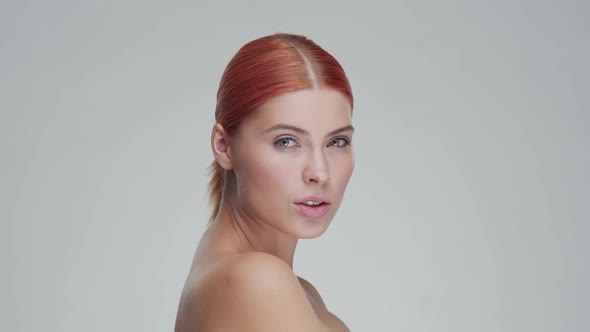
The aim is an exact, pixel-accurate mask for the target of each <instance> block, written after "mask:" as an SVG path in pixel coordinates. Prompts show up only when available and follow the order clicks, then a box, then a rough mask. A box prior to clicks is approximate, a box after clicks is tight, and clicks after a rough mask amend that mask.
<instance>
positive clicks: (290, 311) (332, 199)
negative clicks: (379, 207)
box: [175, 89, 354, 332]
mask: <svg viewBox="0 0 590 332" xmlns="http://www.w3.org/2000/svg"><path fill="white" fill-rule="evenodd" d="M240 126H241V127H240V128H241V129H240V133H239V134H238V135H236V136H234V137H230V136H228V135H227V133H226V132H225V131H224V129H223V127H222V126H221V125H219V124H216V125H215V127H214V128H213V132H212V137H211V141H212V149H213V153H214V155H215V158H216V160H217V162H218V163H219V164H220V165H221V166H222V167H223V168H224V169H225V170H226V171H227V172H228V173H226V174H227V176H226V183H225V187H224V194H223V199H222V203H221V207H220V211H219V213H218V215H217V216H216V218H215V219H214V221H213V222H212V224H211V225H210V226H209V228H208V229H207V230H206V232H205V233H204V235H203V237H202V238H201V241H200V242H199V246H198V248H197V251H196V253H195V257H194V260H193V264H192V266H191V270H190V273H189V276H188V278H187V281H186V284H185V288H184V291H183V294H182V298H181V301H180V306H179V309H178V316H177V321H176V328H175V331H176V332H188V331H200V332H210V331H244V332H249V331H257V332H265V331H269V332H270V331H273V332H274V331H312V332H313V331H318V332H320V331H349V329H348V328H347V327H346V325H345V324H344V323H343V322H342V321H341V320H340V319H339V318H337V317H336V316H335V315H333V314H332V313H330V312H329V310H328V309H327V307H326V305H325V304H324V301H323V299H322V298H321V296H320V294H319V293H318V291H317V290H316V289H315V288H314V287H313V286H312V285H311V284H310V283H309V282H307V281H306V280H304V279H303V278H300V277H297V276H296V275H295V273H294V272H293V257H294V254H295V248H296V246H297V241H298V239H300V238H314V237H317V236H320V235H321V234H323V233H324V231H325V230H326V229H327V227H328V225H329V223H330V222H331V220H332V218H333V216H334V214H335V213H336V210H337V209H338V207H339V205H340V202H341V200H342V197H343V195H344V191H345V188H346V185H347V183H348V180H349V178H350V176H351V174H352V170H353V168H354V158H353V152H352V147H351V145H350V142H351V140H352V133H353V129H352V126H351V110H350V105H349V104H348V100H347V99H346V98H345V97H344V96H343V95H342V94H340V93H339V92H337V91H333V90H323V89H319V90H300V91H297V92H292V93H287V94H284V95H281V96H279V97H275V98H273V99H271V100H270V101H269V102H267V103H265V104H263V105H262V106H261V107H260V108H259V109H258V110H256V112H255V113H254V114H253V115H251V116H249V117H248V118H247V119H245V120H244V121H243V123H242V124H241V125H240ZM310 195H315V196H314V197H316V196H317V197H323V199H325V200H327V201H329V202H328V203H326V204H328V205H327V206H329V209H328V211H327V212H326V213H325V214H323V215H321V216H315V215H314V216H309V215H306V214H305V213H302V212H301V211H300V209H299V208H300V205H301V200H302V198H304V197H309V196H310ZM322 204H323V203H322Z"/></svg>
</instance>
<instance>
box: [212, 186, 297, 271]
mask: <svg viewBox="0 0 590 332" xmlns="http://www.w3.org/2000/svg"><path fill="white" fill-rule="evenodd" d="M224 196H225V197H224V198H223V199H222V202H221V206H220V208H219V211H218V214H217V216H216V217H215V219H214V220H213V222H212V224H211V226H210V227H209V230H208V231H207V232H211V233H212V234H211V235H212V236H213V237H215V238H216V241H218V242H219V243H221V246H222V247H224V249H227V250H231V251H236V252H238V253H246V252H265V253H267V254H271V255H274V256H276V257H278V258H280V259H282V260H283V261H284V262H285V263H287V264H288V265H289V266H290V267H291V268H293V257H294V255H295V248H296V247H297V241H298V239H297V238H295V237H292V236H290V235H288V234H285V233H283V232H280V231H279V230H277V229H275V228H273V227H271V226H270V225H268V224H267V223H264V221H261V220H257V219H256V218H255V217H253V216H250V215H249V214H248V213H247V211H243V209H241V208H240V207H239V205H238V204H235V203H234V202H235V199H234V198H233V197H231V196H228V195H224Z"/></svg>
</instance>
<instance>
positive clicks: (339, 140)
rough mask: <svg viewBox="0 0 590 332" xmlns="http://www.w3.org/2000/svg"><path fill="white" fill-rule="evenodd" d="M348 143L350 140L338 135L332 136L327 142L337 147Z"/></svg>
mask: <svg viewBox="0 0 590 332" xmlns="http://www.w3.org/2000/svg"><path fill="white" fill-rule="evenodd" d="M348 145H350V140H349V139H348V138H346V137H338V138H334V139H333V140H331V141H330V143H328V146H335V147H338V148H343V147H346V146H348Z"/></svg>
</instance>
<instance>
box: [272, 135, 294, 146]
mask: <svg viewBox="0 0 590 332" xmlns="http://www.w3.org/2000/svg"><path fill="white" fill-rule="evenodd" d="M274 145H275V146H277V147H279V148H293V147H295V146H297V142H296V141H295V140H294V139H293V138H291V137H279V138H277V139H276V140H275V141H274Z"/></svg>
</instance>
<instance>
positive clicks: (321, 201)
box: [293, 195, 331, 218]
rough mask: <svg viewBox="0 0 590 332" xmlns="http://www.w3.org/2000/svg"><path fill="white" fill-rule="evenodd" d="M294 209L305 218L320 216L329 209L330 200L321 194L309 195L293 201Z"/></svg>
mask: <svg viewBox="0 0 590 332" xmlns="http://www.w3.org/2000/svg"><path fill="white" fill-rule="evenodd" d="M293 204H294V205H295V209H296V210H297V212H299V213H300V214H301V215H303V216H304V217H307V218H320V217H322V216H324V215H325V214H326V213H327V212H328V211H329V210H330V205H331V202H330V200H329V199H328V198H327V197H325V196H323V195H310V196H305V197H303V198H302V199H300V200H298V201H296V202H294V203H293Z"/></svg>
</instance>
